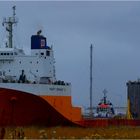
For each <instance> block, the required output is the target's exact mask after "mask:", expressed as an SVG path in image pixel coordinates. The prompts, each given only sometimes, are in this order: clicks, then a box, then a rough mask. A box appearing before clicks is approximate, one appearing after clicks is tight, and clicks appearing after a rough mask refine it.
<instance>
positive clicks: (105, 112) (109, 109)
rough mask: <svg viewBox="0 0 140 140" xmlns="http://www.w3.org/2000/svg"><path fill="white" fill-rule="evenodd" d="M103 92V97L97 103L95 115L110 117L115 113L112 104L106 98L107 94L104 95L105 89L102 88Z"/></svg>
mask: <svg viewBox="0 0 140 140" xmlns="http://www.w3.org/2000/svg"><path fill="white" fill-rule="evenodd" d="M103 93H104V97H103V98H102V99H101V101H100V102H99V103H98V106H97V109H96V115H95V117H97V118H112V117H113V116H114V115H115V111H114V108H113V104H112V103H111V102H110V101H109V100H107V96H106V93H107V91H106V90H105V89H104V90H103Z"/></svg>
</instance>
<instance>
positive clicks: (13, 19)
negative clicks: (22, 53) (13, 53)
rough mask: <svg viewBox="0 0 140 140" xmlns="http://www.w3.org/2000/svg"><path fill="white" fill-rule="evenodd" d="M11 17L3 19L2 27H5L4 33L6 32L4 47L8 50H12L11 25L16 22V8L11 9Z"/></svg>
mask: <svg viewBox="0 0 140 140" xmlns="http://www.w3.org/2000/svg"><path fill="white" fill-rule="evenodd" d="M12 9H13V16H11V17H8V18H4V19H3V22H2V25H3V26H5V27H6V31H7V32H8V34H9V35H8V44H7V45H6V46H7V47H8V48H13V25H15V24H16V23H17V22H18V21H17V18H16V12H15V11H16V6H13V7H12Z"/></svg>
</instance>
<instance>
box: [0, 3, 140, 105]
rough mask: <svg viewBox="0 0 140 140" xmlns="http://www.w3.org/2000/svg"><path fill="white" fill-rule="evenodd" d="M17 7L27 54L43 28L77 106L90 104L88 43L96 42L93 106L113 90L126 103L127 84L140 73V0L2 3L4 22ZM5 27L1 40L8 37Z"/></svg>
mask: <svg viewBox="0 0 140 140" xmlns="http://www.w3.org/2000/svg"><path fill="white" fill-rule="evenodd" d="M13 5H16V6H17V16H18V18H19V24H18V26H17V29H16V39H17V41H16V42H17V44H18V45H19V46H20V47H23V48H24V49H25V50H26V52H29V48H30V36H31V35H32V34H35V33H36V31H37V30H39V29H42V30H43V34H44V35H47V39H48V44H49V45H53V47H54V54H55V59H56V74H57V79H61V80H65V81H68V82H71V83H72V97H73V98H72V99H73V104H74V105H80V106H88V104H89V47H90V44H91V43H93V46H94V49H93V50H94V53H93V54H94V57H93V104H94V105H97V103H98V101H99V100H100V98H101V97H102V96H103V93H102V91H103V89H104V88H106V89H107V90H108V94H107V95H108V98H109V99H110V100H111V101H112V102H113V104H114V105H115V106H126V96H127V91H126V82H127V81H128V80H137V78H139V77H140V63H139V60H140V2H139V1H137V2H131V1H129V2H121V1H118V2H113V1H110V2H105V1H104V2H101V1H100V2H96V1H89V2H86V1H82V2H75V1H71V2H66V1H62V2H60V1H59V2H56V1H53V2H49V1H43V2H39V1H36V2H33V1H31V2H27V1H25V2H0V21H2V18H3V17H5V16H10V15H11V12H12V11H11V7H12V6H13ZM2 33H4V28H3V27H2V26H1V28H0V41H1V42H0V44H2V41H3V39H4V37H3V34H2Z"/></svg>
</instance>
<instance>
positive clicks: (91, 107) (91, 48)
mask: <svg viewBox="0 0 140 140" xmlns="http://www.w3.org/2000/svg"><path fill="white" fill-rule="evenodd" d="M92 50H93V47H92V44H91V46H90V116H91V117H92V116H93V110H92V109H93V106H92Z"/></svg>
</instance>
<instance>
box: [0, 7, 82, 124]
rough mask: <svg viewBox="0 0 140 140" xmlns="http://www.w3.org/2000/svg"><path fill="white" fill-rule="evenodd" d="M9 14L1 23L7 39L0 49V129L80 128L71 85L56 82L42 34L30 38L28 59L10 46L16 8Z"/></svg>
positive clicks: (53, 62)
mask: <svg viewBox="0 0 140 140" xmlns="http://www.w3.org/2000/svg"><path fill="white" fill-rule="evenodd" d="M12 12H13V13H12V16H10V17H6V18H4V19H3V22H2V25H3V26H4V27H5V29H6V32H7V34H8V39H7V41H6V42H5V44H4V46H3V47H0V126H26V125H45V126H56V125H80V124H79V123H78V121H80V120H81V119H82V115H81V108H80V107H74V106H73V105H72V97H71V83H68V82H65V81H62V80H57V79H56V74H55V59H54V52H53V47H52V46H49V45H48V41H47V38H46V37H45V36H44V35H43V34H42V30H38V31H37V33H36V34H35V35H32V36H31V47H30V48H31V54H30V55H27V54H26V53H25V52H24V49H21V48H19V47H18V46H14V45H13V36H14V34H13V28H14V25H15V24H17V23H18V20H17V17H16V6H13V7H12Z"/></svg>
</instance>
